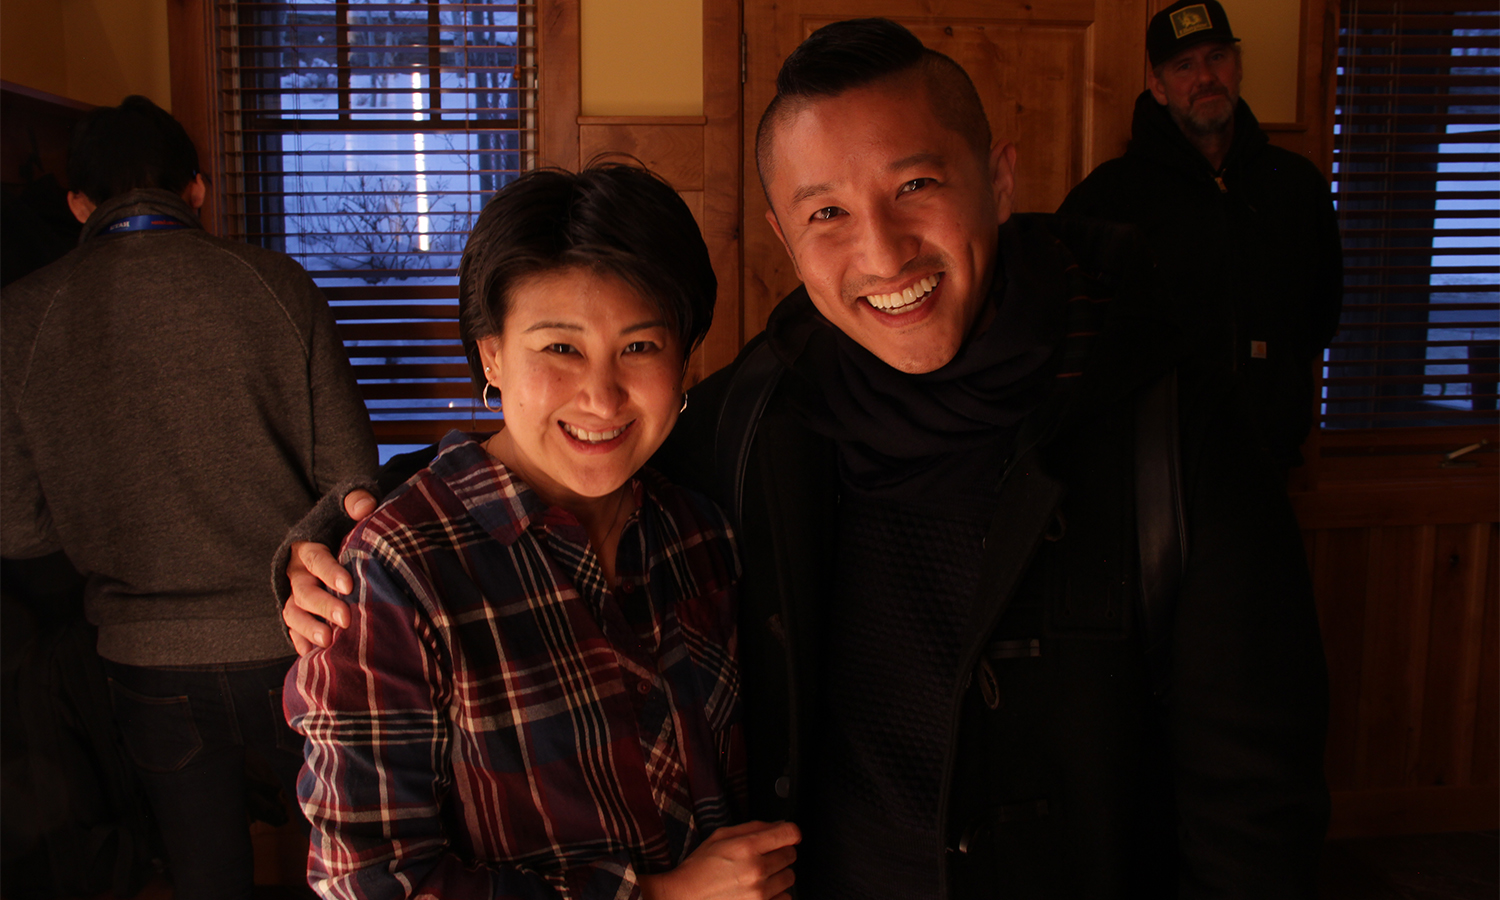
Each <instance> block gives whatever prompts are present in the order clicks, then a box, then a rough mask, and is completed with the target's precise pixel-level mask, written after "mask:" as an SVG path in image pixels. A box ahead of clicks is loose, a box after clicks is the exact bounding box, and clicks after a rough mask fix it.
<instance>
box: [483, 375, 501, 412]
mask: <svg viewBox="0 0 1500 900" xmlns="http://www.w3.org/2000/svg"><path fill="white" fill-rule="evenodd" d="M492 387H495V386H494V385H493V384H490V383H489V382H488V381H486V382H485V383H484V390H482V391H480V392H479V399H480V400H481V401H483V402H484V408H485V409H487V410H489V411H490V412H492V413H497V412H500V411H501V410H502V409H504V408H505V407H504V405H503V404H502V403H501V399H500V389H499V388H495V405H494V406H491V405H490V388H492Z"/></svg>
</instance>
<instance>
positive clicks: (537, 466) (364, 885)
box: [285, 165, 798, 900]
mask: <svg viewBox="0 0 1500 900" xmlns="http://www.w3.org/2000/svg"><path fill="white" fill-rule="evenodd" d="M716 287H717V283H716V281H715V279H714V274H713V269H712V267H711V265H710V263H709V258H708V251H707V248H706V247H705V246H704V244H703V239H702V237H701V236H700V234H699V232H698V227H697V224H696V223H695V222H694V220H693V217H692V214H691V213H690V212H689V211H688V208H687V206H686V205H685V204H684V203H683V202H682V200H681V199H680V198H679V197H678V196H677V194H676V193H675V192H674V191H673V190H672V189H671V187H669V186H668V185H667V184H666V183H665V182H663V181H661V180H659V179H657V178H656V177H655V176H653V175H651V174H649V173H647V172H645V171H643V170H640V169H636V168H631V167H626V166H618V165H614V166H603V167H596V168H590V169H587V170H585V171H583V172H581V173H579V174H577V175H573V174H569V173H566V172H560V171H541V172H535V173H531V174H529V175H525V176H523V177H521V178H520V179H518V180H517V181H515V182H514V183H512V184H511V185H510V186H508V187H506V188H505V189H504V190H502V191H500V192H499V193H498V194H497V195H496V197H495V198H494V200H492V201H491V202H490V203H489V205H487V206H486V207H485V209H484V212H483V213H482V214H481V215H480V217H479V221H478V222H477V224H476V226H475V228H474V231H473V233H472V235H471V236H470V239H469V243H468V246H467V248H466V249H465V251H464V256H463V263H462V266H461V269H460V280H459V297H460V301H459V302H460V307H461V308H460V316H461V331H462V335H463V342H464V347H465V350H466V352H467V354H468V358H469V366H470V369H471V370H472V372H473V374H474V378H475V384H476V385H478V386H480V387H481V390H482V396H483V398H484V401H485V403H486V405H487V406H491V407H492V408H498V405H499V404H500V403H502V402H503V404H504V410H505V423H504V425H503V426H502V427H501V430H500V431H498V432H496V433H495V434H494V435H492V436H490V437H489V438H488V439H480V438H477V437H471V436H468V435H465V434H462V433H459V432H452V433H450V434H449V435H448V436H447V437H446V438H444V439H443V442H442V445H441V450H440V452H439V455H438V457H437V458H436V459H435V460H433V463H432V465H431V467H430V468H428V469H426V470H423V471H422V472H420V473H418V475H416V476H415V477H414V478H413V479H412V480H411V481H409V482H408V483H407V484H406V485H405V486H404V487H403V488H402V489H400V490H399V491H397V492H396V493H394V494H392V495H391V497H389V498H388V499H387V500H386V501H385V503H384V504H383V505H382V506H381V507H380V509H379V510H377V511H376V512H375V513H374V514H373V515H372V516H370V517H369V518H368V519H366V520H365V521H364V522H362V523H361V524H360V525H359V527H357V528H356V529H355V531H354V532H353V533H352V534H350V536H349V538H348V539H347V540H346V542H345V544H344V549H343V554H342V557H341V559H342V561H343V562H344V563H345V565H346V566H349V567H350V568H351V571H352V572H353V575H354V594H353V598H352V599H353V602H352V603H351V605H350V613H351V615H350V621H349V625H348V627H347V628H345V629H343V630H341V631H339V632H338V633H337V635H336V637H335V638H334V640H333V641H332V642H331V644H330V646H328V647H327V648H325V649H315V650H314V651H313V652H311V653H309V654H308V655H306V656H304V657H303V658H302V659H301V660H300V661H299V663H298V664H297V665H296V666H295V667H294V668H293V669H292V671H291V673H290V674H289V675H288V676H287V690H286V692H285V697H286V701H285V703H286V711H287V714H288V717H289V719H290V721H291V723H292V725H293V726H294V727H295V728H297V729H298V730H299V731H300V732H301V733H302V734H304V735H305V736H306V737H307V742H306V757H307V764H306V766H305V767H304V769H303V771H302V777H301V779H300V783H299V785H298V794H299V796H300V799H301V802H302V807H303V809H304V810H305V811H306V813H307V816H308V819H309V820H310V821H311V822H312V824H313V826H314V829H315V834H314V835H313V842H312V850H311V853H310V858H309V871H308V879H309V882H310V883H311V884H312V886H313V887H314V888H316V889H317V890H318V892H319V893H320V894H321V895H323V896H326V897H349V898H387V897H412V896H422V897H440V898H456V900H471V898H472V900H483V898H533V897H578V898H584V897H590V898H592V897H600V898H603V897H610V898H633V897H644V898H647V900H655V898H662V900H669V898H691V900H705V898H726V900H727V898H746V900H749V898H754V900H766V898H776V897H785V896H786V891H787V890H788V889H789V888H790V886H791V884H792V881H793V875H792V869H791V864H792V862H793V860H794V859H795V855H796V850H795V847H794V845H795V843H796V842H797V840H798V833H797V829H796V826H794V825H792V824H790V823H780V824H766V823H761V822H749V823H744V824H740V825H731V824H730V823H732V822H735V821H737V820H738V813H739V810H740V809H741V808H742V805H743V796H744V759H743V746H742V742H741V736H740V724H739V712H740V710H739V673H738V668H737V662H736V658H735V609H734V605H735V603H734V601H735V593H736V588H737V582H738V579H739V560H738V558H737V557H736V555H735V550H734V544H733V539H732V535H731V533H730V529H729V526H728V524H727V523H726V522H725V520H724V517H723V515H722V514H721V513H720V512H719V511H718V509H717V508H715V507H714V505H713V504H712V503H711V502H709V501H708V500H707V499H705V498H703V497H701V496H699V495H697V494H694V493H691V492H689V491H686V490H684V489H681V488H677V487H674V486H673V485H671V484H668V483H667V482H666V481H665V480H663V479H662V478H661V477H660V476H658V475H656V474H655V473H653V472H651V471H650V470H645V469H642V468H641V467H642V465H643V464H644V463H645V462H646V460H647V459H648V458H649V457H650V456H651V454H652V453H653V452H655V450H656V449H657V447H659V446H660V445H661V442H662V441H663V440H664V439H665V438H666V436H667V433H668V432H669V431H670V430H671V428H672V425H673V424H674V423H675V422H676V419H677V414H678V413H679V412H680V411H681V409H682V408H683V406H684V404H685V402H686V401H685V396H684V395H683V393H682V383H683V375H684V370H685V365H686V360H687V356H688V352H689V350H690V348H692V347H693V346H695V345H696V343H697V342H698V341H699V340H700V339H701V338H702V337H703V334H704V333H705V332H706V331H707V330H708V324H709V320H710V318H711V317H712V314H713V302H714V294H715V291H716Z"/></svg>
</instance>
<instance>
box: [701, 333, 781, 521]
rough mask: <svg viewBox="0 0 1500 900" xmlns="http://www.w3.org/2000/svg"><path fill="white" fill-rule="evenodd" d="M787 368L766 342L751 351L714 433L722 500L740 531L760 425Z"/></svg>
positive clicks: (716, 473)
mask: <svg viewBox="0 0 1500 900" xmlns="http://www.w3.org/2000/svg"><path fill="white" fill-rule="evenodd" d="M785 371H786V367H785V366H783V365H782V364H781V360H780V359H779V358H777V356H776V354H775V353H774V352H773V351H772V350H771V345H770V342H768V341H762V342H761V343H760V344H759V345H758V346H756V347H754V348H753V349H751V350H750V352H749V353H747V354H746V355H745V358H744V359H743V360H742V361H741V362H740V365H739V367H738V368H737V369H735V371H734V374H733V375H731V376H730V379H729V388H728V390H727V391H726V392H725V395H724V405H723V406H722V407H720V409H719V424H718V427H717V428H715V429H714V480H715V482H716V486H717V487H718V489H719V497H720V498H722V499H723V501H724V503H725V504H726V505H727V507H728V508H727V509H726V510H725V512H726V513H728V515H729V521H730V522H731V523H733V524H734V526H735V527H736V528H738V527H739V524H740V521H741V518H740V517H741V513H742V512H743V511H744V497H745V469H746V467H747V466H749V464H750V444H751V443H752V442H753V441H754V440H755V429H756V428H757V427H758V426H759V425H760V417H761V413H763V412H765V411H766V404H767V403H768V402H770V400H771V395H772V394H774V393H775V392H776V386H777V385H778V384H780V383H781V376H782V373H783V372H785Z"/></svg>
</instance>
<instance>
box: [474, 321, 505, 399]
mask: <svg viewBox="0 0 1500 900" xmlns="http://www.w3.org/2000/svg"><path fill="white" fill-rule="evenodd" d="M474 343H475V344H476V345H477V346H478V347H479V361H480V362H481V363H482V364H483V365H484V380H485V381H488V382H489V383H490V384H493V385H494V386H495V387H500V336H499V335H498V334H492V335H490V336H489V337H482V338H480V339H479V340H477V341H475V342H474Z"/></svg>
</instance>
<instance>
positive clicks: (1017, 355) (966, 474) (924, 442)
mask: <svg viewBox="0 0 1500 900" xmlns="http://www.w3.org/2000/svg"><path fill="white" fill-rule="evenodd" d="M1023 227H1026V226H1023V225H1021V224H1019V223H1018V222H1017V221H1016V220H1015V219H1012V220H1011V221H1010V222H1007V223H1006V224H1005V225H1003V226H1001V230H1000V239H999V248H998V251H999V252H998V254H997V264H996V273H995V278H994V284H993V286H992V287H991V290H990V294H989V297H988V299H987V302H989V303H992V304H994V307H995V308H994V313H995V315H994V318H993V319H992V320H991V321H990V323H989V324H988V326H987V327H985V328H984V329H983V330H981V331H978V332H977V333H975V334H971V335H970V336H969V338H968V339H967V340H966V341H965V343H964V345H963V346H962V347H961V348H960V349H959V351H958V353H957V355H955V356H954V358H953V359H952V360H951V361H949V362H948V364H947V365H945V366H943V367H942V368H940V369H937V370H935V371H932V372H926V373H923V374H920V375H909V374H907V373H905V372H901V371H899V370H897V369H894V368H892V367H891V366H889V365H887V364H885V363H884V362H882V361H881V360H880V359H879V358H878V357H876V356H875V355H874V354H873V353H871V352H870V351H868V350H866V349H865V348H864V347H862V346H860V345H859V344H857V343H855V342H854V341H853V340H852V339H850V338H849V337H848V336H847V335H845V334H844V333H843V332H842V331H840V330H839V329H838V328H836V327H834V326H833V325H832V323H830V322H829V321H828V320H827V319H825V318H824V317H823V316H822V315H821V314H819V313H818V312H817V310H816V309H814V308H813V307H812V302H811V300H809V299H807V297H806V294H805V293H803V292H801V291H800V289H799V294H798V295H794V296H793V297H791V298H789V299H788V301H787V302H785V303H782V304H781V305H780V306H778V307H777V309H776V311H775V312H774V313H773V314H772V316H771V320H770V321H769V322H768V323H767V325H766V332H767V336H768V338H769V340H770V341H771V344H772V347H773V349H774V350H775V351H776V353H777V354H778V356H780V357H781V359H782V360H783V362H785V363H786V364H787V366H788V368H789V370H790V374H791V377H792V382H793V385H794V388H795V394H794V396H795V397H796V405H797V409H798V412H799V415H800V416H801V418H802V419H803V421H804V423H805V424H806V425H807V426H808V427H809V428H811V429H812V430H813V431H815V432H817V433H819V434H822V435H824V436H826V437H829V438H832V439H833V440H834V441H835V442H837V444H838V448H839V465H840V470H841V474H842V476H843V481H844V486H845V487H846V488H848V489H852V490H856V491H859V492H861V493H864V494H866V495H868V496H870V497H873V498H875V499H880V500H888V501H894V502H900V503H903V504H906V505H908V506H914V507H925V508H938V509H945V510H951V511H961V510H975V511H980V510H982V511H985V512H986V513H988V512H991V511H993V507H992V500H993V492H994V489H995V487H996V483H997V481H998V479H999V476H1000V472H1001V467H1002V465H1003V463H1004V461H1005V459H1006V457H1007V456H1008V455H1009V454H1010V451H1011V445H1012V443H1013V440H1014V436H1015V431H1016V426H1017V424H1018V423H1019V422H1020V420H1021V419H1022V418H1023V417H1025V416H1026V414H1027V413H1029V412H1031V411H1032V410H1033V409H1035V408H1036V407H1037V406H1038V405H1040V404H1041V402H1042V401H1043V400H1045V399H1046V398H1047V397H1048V395H1049V394H1050V393H1051V390H1052V386H1053V382H1054V376H1055V375H1056V372H1057V362H1058V357H1059V354H1057V353H1056V352H1055V351H1056V350H1057V348H1058V347H1059V346H1060V345H1061V343H1062V340H1063V333H1064V330H1065V326H1066V323H1067V303H1066V300H1067V298H1066V297H1060V296H1058V293H1057V286H1056V285H1052V284H1048V283H1044V282H1047V281H1049V280H1053V279H1055V277H1056V274H1057V273H1054V272H1051V271H1050V270H1051V268H1053V267H1049V266H1048V265H1046V263H1045V262H1043V261H1038V260H1031V259H1023V258H1022V256H1021V250H1022V246H1021V245H1022V237H1023V236H1022V234H1021V230H1022V228H1023Z"/></svg>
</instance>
